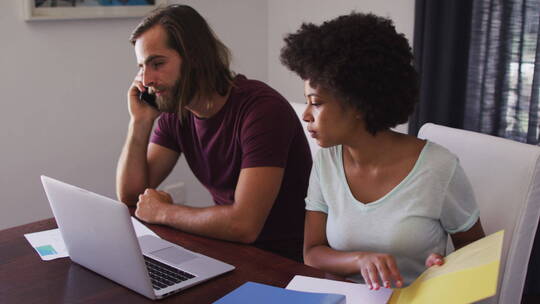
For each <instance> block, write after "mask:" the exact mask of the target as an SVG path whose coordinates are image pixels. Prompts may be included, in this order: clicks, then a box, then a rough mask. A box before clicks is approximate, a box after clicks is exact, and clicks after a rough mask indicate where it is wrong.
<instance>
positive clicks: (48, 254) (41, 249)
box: [24, 229, 69, 261]
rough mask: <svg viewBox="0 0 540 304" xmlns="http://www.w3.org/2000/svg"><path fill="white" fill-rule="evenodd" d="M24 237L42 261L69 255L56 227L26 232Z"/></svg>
mask: <svg viewBox="0 0 540 304" xmlns="http://www.w3.org/2000/svg"><path fill="white" fill-rule="evenodd" d="M24 237H25V238H26V239H27V240H28V242H30V245H32V247H34V249H35V250H36V251H37V253H38V254H39V256H40V257H41V259H42V260H44V261H49V260H54V259H57V258H65V257H67V256H69V255H68V252H67V249H66V245H65V244H64V239H63V238H62V234H60V230H58V229H51V230H45V231H41V232H34V233H27V234H25V235H24Z"/></svg>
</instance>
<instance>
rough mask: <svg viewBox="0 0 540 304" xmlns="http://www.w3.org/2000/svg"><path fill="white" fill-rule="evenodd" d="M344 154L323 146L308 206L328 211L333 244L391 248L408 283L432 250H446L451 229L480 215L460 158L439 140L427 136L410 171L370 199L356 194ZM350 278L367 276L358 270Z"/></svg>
mask: <svg viewBox="0 0 540 304" xmlns="http://www.w3.org/2000/svg"><path fill="white" fill-rule="evenodd" d="M342 155H343V154H342V146H334V147H330V148H326V149H320V150H319V152H318V153H317V155H316V156H315V159H314V162H313V169H312V171H311V176H310V182H309V189H308V194H307V197H306V209H307V210H310V211H320V212H324V213H326V214H327V222H326V237H327V239H328V243H329V245H330V247H331V248H333V249H336V250H340V251H367V252H379V253H387V254H391V255H392V256H394V258H395V259H396V262H397V266H398V269H399V271H400V273H401V275H402V277H403V280H404V283H405V284H406V285H409V284H410V283H412V282H413V281H414V280H415V279H416V278H417V277H418V276H419V275H420V274H421V273H422V272H423V271H424V270H425V268H426V267H425V260H426V258H427V257H428V255H429V254H431V253H439V254H441V255H443V256H444V255H446V242H447V236H448V234H449V233H450V234H453V233H457V232H462V231H467V230H469V229H470V228H471V227H472V226H473V225H474V224H475V223H476V221H477V220H478V218H479V209H478V206H477V204H476V201H475V198H474V193H473V190H472V188H471V185H470V183H469V180H468V179H467V176H466V175H465V172H464V171H463V168H461V166H460V165H459V160H458V158H457V157H456V156H455V155H454V154H452V153H451V152H450V151H448V150H447V149H445V148H444V147H442V146H440V145H438V144H435V143H433V142H429V141H428V142H426V144H425V146H424V148H423V149H422V152H421V153H420V156H419V157H418V160H417V161H416V164H415V165H414V167H413V169H412V170H411V172H409V174H408V175H407V176H406V177H405V178H404V179H403V180H402V181H401V182H400V183H399V184H398V185H397V186H396V187H395V188H393V189H392V190H391V191H390V192H388V193H387V194H386V195H384V196H383V197H381V198H380V199H378V200H376V201H374V202H370V203H369V204H364V203H362V202H359V201H358V200H356V199H355V197H354V196H353V194H352V192H351V190H350V188H349V185H348V183H347V180H346V178H345V172H344V169H343V157H342ZM306 229H309V227H307V228H306ZM350 279H351V280H354V281H357V282H363V279H362V275H361V274H360V273H358V274H357V275H354V276H353V277H351V278H350Z"/></svg>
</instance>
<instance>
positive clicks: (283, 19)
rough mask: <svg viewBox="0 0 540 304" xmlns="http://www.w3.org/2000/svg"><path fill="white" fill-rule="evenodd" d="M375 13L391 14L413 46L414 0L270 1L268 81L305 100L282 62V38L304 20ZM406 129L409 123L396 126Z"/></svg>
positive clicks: (294, 99)
mask: <svg viewBox="0 0 540 304" xmlns="http://www.w3.org/2000/svg"><path fill="white" fill-rule="evenodd" d="M352 10H355V11H357V12H363V13H368V12H372V13H374V14H376V15H381V16H384V17H389V18H391V19H392V20H393V21H394V24H395V26H396V29H397V31H398V32H400V33H403V34H405V37H407V39H409V43H410V44H411V45H412V41H413V40H412V38H413V30H414V0H400V1H392V0H334V1H323V0H317V1H314V0H295V1H289V0H269V1H268V81H269V84H270V85H271V86H273V87H274V88H276V89H278V91H279V92H281V94H283V96H285V98H287V99H288V100H289V101H290V102H299V103H303V102H305V98H304V85H303V83H302V81H301V80H300V78H299V77H298V76H296V74H294V73H292V72H290V71H289V70H287V69H286V68H285V67H284V66H283V65H281V63H280V61H279V54H280V50H281V48H282V47H283V45H284V43H283V38H284V36H285V35H286V34H288V33H292V32H296V31H297V30H298V29H299V28H300V25H301V24H302V23H303V22H311V23H315V24H320V23H322V22H323V21H325V20H329V19H332V18H334V17H337V16H339V15H343V14H348V13H350V12H351V11H352ZM397 129H398V130H399V131H401V132H406V125H401V126H399V127H398V128H397Z"/></svg>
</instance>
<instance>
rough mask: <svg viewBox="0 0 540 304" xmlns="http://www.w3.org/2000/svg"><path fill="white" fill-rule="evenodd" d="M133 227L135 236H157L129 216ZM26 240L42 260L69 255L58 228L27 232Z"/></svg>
mask: <svg viewBox="0 0 540 304" xmlns="http://www.w3.org/2000/svg"><path fill="white" fill-rule="evenodd" d="M131 222H132V223H133V228H134V229H135V234H136V235H137V237H140V236H143V235H153V236H155V237H158V236H157V235H156V234H155V233H154V232H153V231H152V230H150V229H149V228H148V227H146V226H145V225H143V224H142V223H141V222H139V221H138V220H137V219H136V218H134V217H131ZM24 237H25V238H26V240H28V242H29V243H30V245H32V247H34V249H35V250H36V251H37V253H38V254H39V256H40V257H41V259H42V260H44V261H50V260H54V259H58V258H65V257H67V256H69V254H68V252H67V249H66V245H65V243H64V239H63V238H62V234H61V233H60V230H59V229H58V228H57V229H51V230H45V231H40V232H34V233H27V234H25V235H24Z"/></svg>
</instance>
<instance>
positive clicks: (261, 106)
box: [151, 75, 312, 260]
mask: <svg viewBox="0 0 540 304" xmlns="http://www.w3.org/2000/svg"><path fill="white" fill-rule="evenodd" d="M151 142H153V143H155V144H158V145H161V146H164V147H166V148H169V149H171V150H174V151H176V152H179V153H183V154H184V156H185V158H186V161H187V163H188V165H189V166H190V168H191V170H192V171H193V173H194V175H195V176H196V177H197V178H198V179H199V181H200V182H201V183H202V184H203V185H204V186H206V188H207V189H208V190H209V191H210V193H211V194H212V196H213V199H214V202H215V203H216V204H217V205H231V204H234V192H235V189H236V184H237V182H238V177H239V175H240V170H241V169H243V168H253V167H281V168H285V172H284V177H283V182H282V185H281V188H280V191H279V194H278V196H277V198H276V201H275V202H274V206H273V207H272V210H271V211H270V214H269V215H268V218H267V220H266V223H265V224H264V227H263V229H262V231H261V233H260V235H259V237H258V239H257V240H256V242H255V245H256V246H258V247H261V248H263V249H267V250H270V251H274V252H276V253H279V254H281V255H285V256H288V257H291V258H294V259H296V260H299V259H301V252H302V238H303V227H304V212H305V209H304V198H305V197H306V192H307V187H308V183H309V173H310V170H311V165H312V160H311V153H310V150H309V146H308V143H307V139H306V137H305V135H304V132H303V130H302V125H301V124H300V121H299V120H298V117H297V116H296V113H295V112H294V110H293V108H292V107H291V105H290V104H289V103H288V102H287V100H285V98H283V97H282V96H281V95H280V94H279V93H278V92H276V91H275V90H274V89H272V88H270V87H269V86H268V85H266V84H264V83H262V82H260V81H256V80H248V79H246V77H245V76H243V75H238V76H236V78H235V79H234V86H233V88H232V90H231V93H230V96H229V98H228V99H227V102H226V103H225V105H224V106H223V107H222V108H221V110H220V111H219V112H218V113H216V114H215V115H214V116H212V117H210V118H208V119H200V118H197V117H196V116H195V115H193V114H192V113H190V112H188V115H187V118H186V120H185V121H184V122H182V123H180V120H179V117H178V115H176V114H170V113H163V114H161V116H160V118H159V121H158V125H157V127H156V129H155V130H154V133H153V134H152V137H151Z"/></svg>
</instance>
